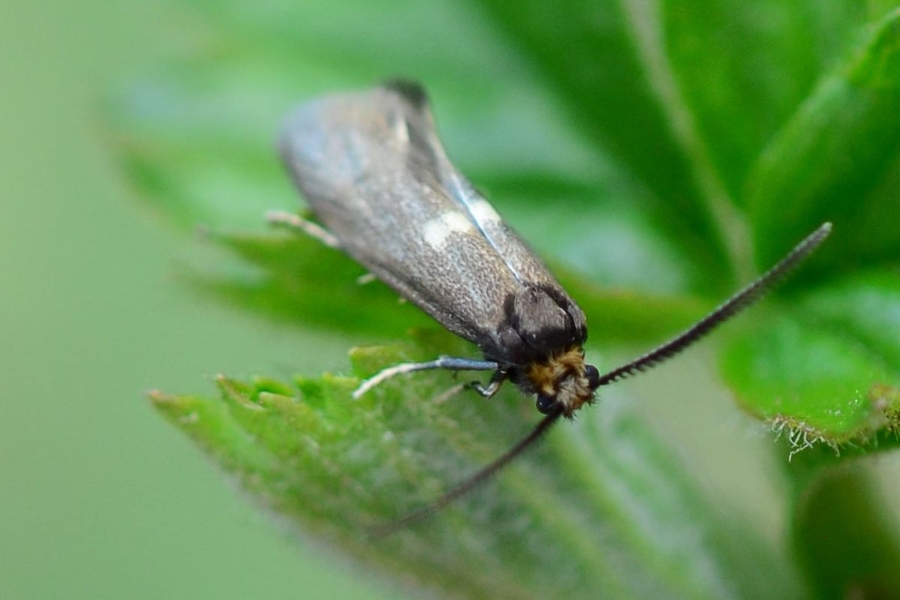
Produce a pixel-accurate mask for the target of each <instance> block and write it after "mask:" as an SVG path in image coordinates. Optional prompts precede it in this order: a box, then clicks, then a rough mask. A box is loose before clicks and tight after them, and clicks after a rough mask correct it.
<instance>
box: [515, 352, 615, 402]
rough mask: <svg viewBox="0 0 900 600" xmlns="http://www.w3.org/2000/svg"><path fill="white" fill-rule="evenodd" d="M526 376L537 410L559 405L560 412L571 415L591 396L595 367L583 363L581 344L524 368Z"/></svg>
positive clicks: (593, 387)
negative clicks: (533, 393)
mask: <svg viewBox="0 0 900 600" xmlns="http://www.w3.org/2000/svg"><path fill="white" fill-rule="evenodd" d="M525 378H526V379H527V380H528V382H529V383H530V384H531V386H532V387H533V388H534V391H535V393H536V394H537V398H538V399H537V406H538V410H539V411H541V412H542V413H547V412H550V410H551V409H552V408H553V407H555V406H559V407H560V408H561V409H562V414H563V415H564V416H566V417H570V416H572V414H574V413H575V411H577V410H578V409H579V408H581V407H582V405H584V404H585V403H590V402H591V401H592V400H593V398H594V390H595V389H596V387H597V378H598V374H597V369H596V368H595V367H593V366H591V365H586V364H585V362H584V350H583V349H582V348H581V346H571V347H569V348H566V349H565V350H563V351H562V352H559V353H556V354H553V355H551V356H549V357H548V358H546V359H545V360H542V361H537V362H533V363H531V364H530V365H528V367H527V368H526V369H525Z"/></svg>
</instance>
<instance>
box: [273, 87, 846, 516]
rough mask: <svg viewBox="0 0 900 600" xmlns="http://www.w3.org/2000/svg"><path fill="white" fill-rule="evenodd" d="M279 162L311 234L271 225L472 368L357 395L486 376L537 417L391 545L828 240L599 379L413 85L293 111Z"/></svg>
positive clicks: (579, 318)
mask: <svg viewBox="0 0 900 600" xmlns="http://www.w3.org/2000/svg"><path fill="white" fill-rule="evenodd" d="M279 149H280V153H281V156H282V159H283V161H284V163H285V165H286V166H287V169H288V171H289V173H290V175H291V177H292V179H293V181H294V183H295V184H296V186H297V188H298V189H299V191H300V192H301V194H302V195H303V197H304V198H305V199H306V201H307V203H308V205H309V208H310V209H311V210H312V212H313V213H314V215H315V216H316V218H317V219H318V223H314V222H312V221H309V220H305V219H302V218H300V217H299V216H297V215H294V214H288V213H272V214H270V216H269V218H270V220H271V221H273V222H276V223H281V224H286V225H289V226H291V227H294V228H297V229H300V230H302V231H304V232H306V233H307V234H309V235H312V236H314V237H316V238H317V239H319V240H321V241H322V242H323V243H324V244H326V245H328V246H331V247H333V248H338V249H340V250H342V251H343V252H345V253H346V254H348V255H349V256H351V257H352V258H353V259H354V260H356V261H357V262H359V263H360V264H361V265H363V266H364V267H366V268H367V269H368V270H369V271H370V272H371V273H372V274H373V275H374V276H375V277H377V278H378V279H381V280H382V281H383V282H384V283H386V284H387V285H388V286H390V287H391V288H393V289H394V290H396V291H397V293H399V294H400V295H401V296H402V297H403V298H406V299H407V300H409V301H410V302H412V303H413V304H415V305H416V306H418V307H419V308H421V309H422V310H423V311H425V312H426V313H428V314H429V315H431V316H432V317H433V318H434V319H435V320H436V321H438V322H439V323H440V324H441V325H443V326H444V327H445V328H446V329H448V330H449V331H451V332H453V333H454V334H456V335H458V336H460V337H462V338H464V339H466V340H469V341H470V342H472V343H474V344H475V345H476V346H478V348H480V350H481V352H482V354H483V358H481V359H470V358H458V357H447V356H442V357H439V358H437V359H435V360H433V361H430V362H424V363H405V364H401V365H397V366H394V367H391V368H388V369H385V370H384V371H382V372H380V373H378V374H376V375H375V376H374V377H372V378H371V379H369V380H367V381H365V382H364V383H363V384H362V385H361V386H360V388H359V389H357V391H356V392H355V395H356V396H357V397H358V396H359V395H361V394H364V393H366V392H367V391H368V390H370V389H371V388H372V387H373V386H375V385H377V384H378V383H380V382H382V381H384V380H385V379H388V378H390V377H395V376H397V375H400V374H403V373H410V372H414V371H420V370H427V369H448V370H451V371H486V372H490V373H491V376H490V379H489V380H488V382H487V385H484V384H482V383H480V382H473V383H472V384H471V387H472V388H473V389H474V390H476V391H477V392H478V393H479V394H481V395H482V396H484V397H488V398H489V397H491V396H493V395H494V394H495V393H496V392H497V390H498V389H500V387H501V385H502V384H503V383H504V382H506V381H509V382H511V383H512V384H514V385H515V386H516V387H518V388H519V390H521V391H522V393H523V394H526V395H530V396H533V397H534V398H535V402H536V406H537V409H538V411H540V412H541V413H542V414H543V415H544V417H543V419H542V420H541V421H540V422H539V423H538V424H537V425H536V427H535V428H534V429H533V430H532V431H531V432H530V433H529V434H528V435H527V436H525V437H524V438H523V439H522V440H521V441H520V442H519V443H518V444H516V445H515V446H514V447H513V448H511V449H510V450H509V451H508V452H506V453H505V454H503V455H502V456H500V457H499V458H497V459H496V460H495V461H494V462H492V463H491V464H489V465H487V466H486V467H485V468H483V469H482V470H481V471H479V472H477V473H475V474H474V475H473V476H472V477H470V478H469V479H467V480H464V481H463V482H462V483H460V484H458V485H457V486H455V487H453V488H451V489H450V490H449V491H448V492H446V493H445V494H444V495H443V496H441V497H440V498H438V499H437V500H435V501H434V502H433V503H431V504H430V505H428V506H425V507H423V508H421V509H419V510H417V511H415V512H413V513H410V514H408V515H406V516H404V517H402V518H400V519H398V520H397V521H395V522H393V523H390V524H388V525H387V526H385V527H384V528H382V529H381V530H380V531H379V534H386V533H390V532H391V531H394V530H396V529H398V528H399V527H402V526H404V525H406V524H408V523H410V522H413V521H416V520H419V519H421V518H423V517H426V516H428V515H430V514H431V513H433V512H435V511H437V510H438V509H440V508H441V507H443V506H444V505H446V504H448V503H449V502H451V501H453V500H454V499H456V498H458V497H459V496H461V495H463V494H465V493H466V492H468V491H469V490H471V489H472V488H474V487H476V486H477V485H479V484H480V483H482V482H483V481H485V480H486V479H488V478H489V477H491V476H492V475H493V474H495V473H496V472H497V471H499V470H500V469H502V468H503V467H504V466H505V465H507V464H508V463H509V462H510V461H512V460H513V459H514V458H516V457H517V456H519V455H520V454H521V453H522V452H523V451H524V450H525V449H526V448H528V447H529V446H531V445H532V444H533V443H534V442H535V441H536V440H538V439H539V438H540V437H541V435H542V434H543V433H545V432H546V431H547V430H548V429H549V428H550V427H551V426H552V425H553V424H554V423H556V422H558V420H559V419H560V417H571V416H572V415H574V414H575V413H576V412H577V411H578V410H580V409H581V408H582V407H583V406H585V405H586V404H590V403H592V402H593V401H594V397H595V392H596V390H597V388H599V387H601V386H604V385H608V384H610V383H612V382H614V381H616V380H619V379H622V378H624V377H628V376H631V375H634V374H635V373H638V372H640V371H644V370H646V369H648V368H650V367H652V366H654V365H657V364H659V363H661V362H663V361H665V360H667V359H669V358H671V357H672V356H674V355H676V354H678V353H679V352H681V351H682V350H684V349H685V348H687V347H688V346H690V345H691V344H693V343H695V342H697V341H698V340H699V339H701V338H702V337H703V336H705V335H706V334H708V333H709V332H710V331H712V330H713V329H715V328H716V327H717V326H719V325H721V324H722V323H723V322H725V321H726V320H728V319H730V318H731V317H733V316H734V315H735V314H737V313H738V312H740V311H741V310H742V309H744V308H746V307H747V306H749V305H750V304H752V303H753V302H755V301H756V300H757V299H759V297H760V296H762V295H763V294H764V293H765V292H766V291H767V290H768V289H770V288H771V287H772V286H773V285H775V284H776V283H777V282H778V281H779V280H781V279H782V278H783V277H784V276H785V275H786V274H787V273H788V272H789V271H790V270H791V269H792V268H793V267H795V266H796V265H797V264H798V263H800V262H801V261H802V260H803V259H805V258H806V257H807V256H808V255H809V254H810V253H811V252H813V250H814V249H815V248H816V247H817V246H818V245H819V244H821V243H822V242H823V241H824V239H825V238H826V237H827V236H828V234H829V232H830V230H831V225H830V224H829V223H825V224H823V225H822V226H821V227H819V228H818V229H817V230H816V231H815V232H813V233H812V234H811V235H809V236H808V237H807V238H806V239H804V240H803V241H802V242H800V244H799V245H797V246H796V247H795V248H794V249H793V250H791V251H790V252H789V253H788V254H787V255H786V256H785V258H784V259H782V260H781V262H779V263H778V264H777V265H775V266H774V267H772V268H771V269H770V270H769V271H767V272H766V273H765V274H763V275H762V276H761V277H759V278H758V279H757V280H756V281H754V282H753V283H751V284H750V285H748V286H747V287H745V288H744V289H742V290H741V291H739V292H738V293H737V294H735V295H734V296H732V297H731V298H730V299H728V300H727V301H725V302H724V303H723V304H721V305H720V306H719V307H718V308H716V309H715V310H713V311H712V312H711V313H710V314H709V315H707V316H706V317H705V318H703V319H701V320H700V321H699V322H697V323H696V324H695V325H693V326H692V327H690V328H689V329H687V330H686V331H684V332H683V333H682V334H680V335H678V336H676V337H675V338H673V339H671V340H669V341H668V342H666V343H664V344H662V345H660V346H658V347H657V348H655V349H653V350H651V351H649V352H647V353H646V354H644V355H643V356H640V357H638V358H637V359H635V360H633V361H631V362H629V363H626V364H624V365H622V366H620V367H618V368H615V369H613V370H612V371H609V372H608V373H603V374H601V373H600V372H599V371H598V370H597V368H596V367H594V366H593V365H590V364H588V363H587V362H585V355H584V344H585V341H586V340H587V336H588V329H587V324H586V319H585V315H584V312H582V310H581V309H580V308H579V307H578V305H577V304H576V303H575V301H574V300H572V298H570V297H569V295H568V294H567V293H566V292H565V290H564V289H563V288H562V287H561V286H560V285H559V283H558V282H557V281H556V279H555V278H554V277H553V275H552V274H551V273H550V272H549V270H548V269H547V267H545V266H544V264H543V263H542V262H541V260H540V259H539V258H538V257H537V256H536V255H535V254H534V253H533V252H532V251H531V250H530V249H529V248H528V246H527V245H526V244H525V243H524V242H523V241H522V240H521V239H520V238H519V236H518V235H517V234H516V233H515V232H514V231H513V230H512V229H511V228H510V227H509V225H507V224H506V223H505V222H504V221H503V220H502V219H501V218H500V216H499V215H498V214H497V212H496V211H495V210H494V208H493V207H492V206H491V205H490V204H489V203H488V202H487V200H485V199H484V197H482V195H481V194H480V193H479V192H478V191H477V190H476V189H475V187H474V186H473V185H472V184H471V183H470V182H469V181H468V180H467V179H466V178H465V177H464V176H463V175H462V173H460V172H459V170H457V168H456V167H455V166H454V165H453V164H452V163H451V162H450V160H449V159H448V157H447V153H446V151H445V150H444V147H443V145H442V144H441V141H440V139H439V138H438V135H437V130H436V128H435V124H434V119H433V117H432V114H431V110H430V108H429V103H428V99H427V97H426V94H425V91H424V90H423V88H422V87H421V86H419V85H418V84H416V83H413V82H409V81H401V80H394V81H389V82H386V83H384V84H382V85H380V86H378V87H375V88H374V89H371V90H367V91H362V92H356V93H345V94H337V95H331V96H326V97H323V98H320V99H317V100H313V101H310V102H308V103H305V104H302V105H300V106H299V107H297V108H296V109H295V110H294V111H293V113H292V114H291V115H290V116H289V117H288V119H287V120H286V122H285V125H284V128H283V130H282V133H281V138H280V141H279Z"/></svg>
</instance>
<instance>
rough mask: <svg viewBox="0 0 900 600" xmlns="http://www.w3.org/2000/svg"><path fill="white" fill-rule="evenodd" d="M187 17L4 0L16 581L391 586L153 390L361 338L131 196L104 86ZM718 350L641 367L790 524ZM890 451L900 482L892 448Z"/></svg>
mask: <svg viewBox="0 0 900 600" xmlns="http://www.w3.org/2000/svg"><path fill="white" fill-rule="evenodd" d="M189 26H190V17H189V16H188V17H186V16H185V15H183V14H182V15H175V14H173V13H172V11H171V9H167V8H164V7H158V6H153V5H150V4H139V3H124V2H112V3H111V2H81V3H77V4H74V3H65V2H61V1H60V0H50V1H49V2H46V3H42V4H28V5H26V4H25V3H24V2H18V3H11V2H8V1H7V2H5V3H4V5H3V10H2V11H0V40H2V44H3V52H0V77H2V82H3V92H2V94H0V103H2V106H3V119H2V123H3V126H2V135H0V153H2V156H0V159H2V163H0V164H2V165H3V167H2V171H0V172H2V176H0V202H2V207H3V210H2V212H0V232H2V234H0V239H2V244H3V247H2V251H0V262H2V266H0V277H2V281H0V290H2V291H0V336H2V339H3V340H4V341H5V344H4V345H3V350H2V352H3V353H4V354H3V356H2V357H0V365H2V366H0V372H2V373H3V374H4V375H5V376H6V377H5V382H6V385H5V386H4V388H5V393H4V394H3V398H2V401H0V465H2V466H0V469H2V471H0V473H2V475H3V479H4V485H3V491H2V492H0V557H2V558H0V598H160V597H163V598H213V597H215V598H246V597H251V596H253V597H256V596H258V597H266V598H282V597H284V598H288V597H289V598H304V597H308V598H320V597H340V598H353V597H365V598H378V597H388V593H387V592H386V591H385V590H386V588H385V587H382V586H381V584H380V583H378V582H377V579H376V580H375V581H376V583H374V584H373V582H372V579H373V578H374V576H371V577H366V575H365V574H362V575H360V574H359V572H357V571H351V569H350V568H349V566H348V565H347V564H345V562H343V561H342V560H340V559H337V558H336V555H334V554H332V553H330V552H329V551H328V550H327V548H323V547H322V546H320V545H317V544H315V543H313V542H311V541H310V542H309V543H296V538H297V535H298V534H297V533H296V532H295V531H288V530H286V528H284V527H282V526H281V525H280V524H279V523H278V521H277V520H275V519H268V518H267V517H266V516H265V515H264V514H262V513H260V511H258V510H257V508H256V507H255V506H254V505H253V503H252V501H248V499H247V498H245V497H244V496H242V495H241V494H239V493H236V486H231V485H229V482H228V480H227V479H226V478H225V477H223V476H222V475H221V474H220V473H219V472H217V470H216V469H215V468H212V467H211V463H209V462H208V461H207V460H206V459H205V458H204V457H203V456H202V455H201V453H200V452H199V451H198V450H196V448H194V447H193V445H192V444H191V443H190V442H189V441H188V440H187V439H185V438H184V436H183V435H182V434H181V433H180V432H178V431H176V430H175V429H174V428H172V427H171V426H169V425H168V424H167V423H165V422H164V421H163V420H162V419H160V418H158V416H157V415H156V414H154V412H153V410H152V409H151V407H150V405H149V403H148V402H147V400H146V397H145V392H146V391H147V390H150V389H153V388H159V389H163V390H166V391H177V392H198V393H205V394H209V393H211V391H212V389H213V386H212V381H211V380H212V377H213V376H214V375H215V374H216V373H219V372H225V373H228V374H230V375H234V376H238V377H240V376H248V375H253V374H254V373H257V372H263V373H274V374H282V375H285V376H287V375H288V374H290V373H292V372H294V371H300V372H304V373H310V374H312V373H318V372H320V371H322V370H326V369H340V368H343V367H344V366H345V364H346V358H345V352H346V350H347V348H348V347H349V346H351V345H352V344H354V343H358V342H359V341H360V340H349V339H343V338H340V337H338V336H335V335H332V334H329V335H325V334H323V333H321V332H315V331H307V332H304V333H303V336H302V338H301V337H299V336H298V335H297V333H296V331H293V332H291V333H285V332H282V331H279V330H278V329H277V328H275V327H274V326H272V325H268V324H265V323H264V322H262V321H261V320H256V319H253V318H250V317H244V316H240V315H241V313H239V312H237V311H229V310H228V309H225V308H222V307H220V306H217V305H214V304H212V303H210V302H208V301H202V300H199V299H198V298H196V297H194V296H192V295H191V294H190V293H189V292H187V291H186V290H185V289H184V288H183V287H182V286H180V285H179V284H178V282H177V280H176V278H175V277H174V272H175V270H176V269H175V268H174V266H175V264H176V263H177V261H178V260H179V259H183V257H184V256H185V255H186V254H187V253H189V252H192V251H194V250H195V249H196V245H194V244H193V243H192V242H191V240H185V237H184V236H183V235H182V234H176V232H174V231H172V230H170V229H169V228H168V226H166V225H165V224H163V223H162V220H161V219H157V218H156V216H155V215H154V214H153V213H152V212H150V211H148V210H146V207H145V205H143V204H141V203H139V202H138V201H136V198H135V193H134V192H133V190H132V189H131V188H130V186H129V185H128V183H127V181H126V179H125V177H124V175H123V174H122V173H121V172H120V171H119V170H118V168H117V167H116V164H115V161H114V160H113V156H112V151H111V150H110V149H109V147H108V145H107V144H106V142H105V135H106V132H105V129H104V125H103V122H104V119H103V115H102V109H101V105H102V98H103V94H104V93H105V92H106V91H107V90H108V89H109V88H110V86H111V85H112V84H114V83H115V82H116V81H117V80H118V79H119V78H121V77H124V76H127V75H128V74H131V73H135V72H147V71H148V70H152V68H153V65H154V64H157V63H158V62H159V61H161V60H162V59H163V58H165V57H167V56H171V55H175V54H178V53H179V52H181V53H184V52H185V51H186V49H189V48H190V46H191V43H192V42H191V35H192V33H191V32H190V31H189V30H188V28H189ZM201 29H202V28H201ZM280 117H281V115H272V128H273V131H274V128H275V126H276V124H277V122H278V120H279V119H280ZM272 160H273V161H275V160H276V158H275V156H274V153H273V157H272ZM707 359H708V355H707V354H705V353H704V351H703V350H700V351H699V352H694V353H692V354H690V355H689V356H685V357H684V358H683V359H680V360H679V361H676V363H674V364H671V365H666V366H665V367H663V368H661V369H659V370H658V371H654V372H653V373H652V374H649V375H648V376H646V377H645V378H642V379H640V380H638V381H636V382H635V383H633V384H630V385H632V386H634V387H632V390H637V394H638V395H640V396H641V397H642V402H644V403H642V405H641V407H640V410H641V411H642V412H644V413H645V414H646V416H647V418H648V419H649V420H650V421H651V423H653V424H654V425H655V426H656V427H657V429H659V430H665V431H666V433H667V437H668V438H669V439H670V441H671V444H672V447H673V449H674V451H676V452H678V453H679V454H681V455H683V457H684V459H685V460H687V461H691V464H692V465H694V470H695V471H696V472H698V473H706V474H708V479H707V480H705V481H702V482H701V484H702V485H705V486H708V487H710V488H712V490H711V491H712V492H713V493H714V494H716V495H717V496H718V497H721V498H722V499H723V504H724V505H727V506H733V507H734V509H735V512H736V513H738V515H737V516H739V517H741V518H745V519H747V520H750V521H752V522H754V523H755V524H756V525H757V526H758V527H759V528H760V529H761V530H764V531H766V532H767V535H768V536H769V537H771V538H773V539H778V538H779V537H780V536H781V532H782V526H783V523H782V522H781V519H782V518H783V515H781V514H780V513H779V510H778V507H777V506H776V505H775V501H774V500H773V498H774V497H775V496H776V492H775V491H774V490H773V489H772V487H773V486H774V485H777V484H776V483H773V479H774V478H773V477H772V476H771V472H772V471H774V469H771V467H772V465H773V463H774V461H775V460H776V458H775V457H774V456H773V454H772V453H770V452H769V449H770V448H771V444H772V443H771V438H770V437H768V435H767V434H766V433H765V432H764V431H763V430H762V429H753V426H752V424H750V423H748V420H747V419H745V418H744V417H743V416H742V415H740V413H739V412H738V410H737V409H736V408H735V407H734V406H733V405H732V404H731V403H730V402H724V401H723V398H725V397H727V396H726V395H727V392H725V391H724V390H723V389H722V388H720V387H717V386H716V385H715V384H714V383H713V382H712V377H711V376H710V375H709V373H708V371H707V370H706V369H705V364H704V363H705V362H706V361H707ZM677 389H681V390H687V391H689V395H690V398H686V399H683V402H680V401H679V398H676V397H673V396H672V394H671V392H672V390H677ZM698 422H702V423H704V427H702V428H697V427H696V424H697V423H698ZM709 447H715V448H717V451H716V452H715V453H711V452H709V451H708V450H707V449H708V448H709ZM718 449H721V450H722V451H719V450H718ZM878 467H879V474H880V475H881V476H882V477H883V478H884V481H885V482H889V481H893V482H894V483H893V484H892V485H893V487H892V488H891V489H896V481H898V480H900V461H898V459H897V457H895V456H885V457H883V458H880V459H879V463H878ZM767 469H768V471H767ZM894 508H895V509H896V507H894ZM736 518H737V517H736Z"/></svg>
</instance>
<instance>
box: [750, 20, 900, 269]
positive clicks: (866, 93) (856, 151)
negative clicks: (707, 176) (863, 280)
mask: <svg viewBox="0 0 900 600" xmlns="http://www.w3.org/2000/svg"><path fill="white" fill-rule="evenodd" d="M898 103H900V11H894V12H892V13H891V14H889V15H888V16H887V17H885V18H884V19H882V20H881V21H880V22H878V23H876V24H875V25H874V26H873V27H872V31H871V33H870V34H869V35H868V36H867V37H866V39H864V41H863V43H862V44H860V46H859V47H858V48H856V49H854V52H853V53H852V55H851V56H849V57H848V58H847V59H846V60H845V61H844V62H843V63H842V64H841V65H840V66H839V67H838V68H837V69H836V71H834V72H832V73H830V74H828V75H826V76H825V77H823V78H822V80H821V81H820V83H819V84H818V85H817V87H816V89H815V90H814V91H813V93H812V95H811V96H810V97H809V98H808V99H807V100H805V101H804V103H803V104H802V105H801V106H800V108H799V110H798V111H797V112H796V114H795V115H794V116H793V118H792V119H791V120H790V121H789V122H788V123H787V125H786V126H785V127H784V128H783V129H782V131H781V132H780V133H779V134H778V135H777V136H776V137H775V138H774V139H773V141H772V142H771V144H770V145H769V147H768V148H767V149H766V151H765V152H763V153H762V154H761V156H760V159H759V161H758V162H757V165H756V167H755V168H754V170H753V171H752V173H751V174H750V176H749V178H748V179H747V181H748V184H749V188H750V192H749V198H748V200H749V204H750V207H751V209H752V216H753V219H754V221H755V222H756V225H757V228H756V231H757V233H758V235H757V240H758V241H762V240H765V243H759V248H760V253H759V254H760V255H761V256H763V257H764V258H765V259H766V260H767V261H768V260H773V259H774V258H775V256H776V255H775V254H774V253H773V252H777V251H776V250H774V249H775V248H778V247H780V246H781V245H787V244H789V243H791V240H793V239H796V238H797V237H798V236H800V235H802V233H803V232H804V231H805V230H806V229H807V228H808V227H810V226H811V225H814V224H816V223H819V222H821V221H823V220H833V221H835V223H836V224H838V227H836V234H835V239H834V240H833V243H832V244H830V247H829V248H825V249H824V251H823V253H822V256H821V257H820V259H821V262H819V268H820V269H822V268H824V267H822V265H823V264H828V269H829V271H830V272H832V273H833V272H835V271H839V270H841V271H843V270H846V271H854V270H856V269H858V268H859V265H860V264H865V265H867V266H871V265H873V264H875V265H879V264H885V263H887V264H896V263H897V258H898V255H900V235H897V231H896V227H894V224H895V223H897V222H898V220H900V202H897V190H898V189H900V185H898V184H900V112H898V111H897V110H896V109H897V106H898ZM788 165H789V166H790V168H787V166H788ZM773 242H774V244H773ZM826 261H827V263H826Z"/></svg>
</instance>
